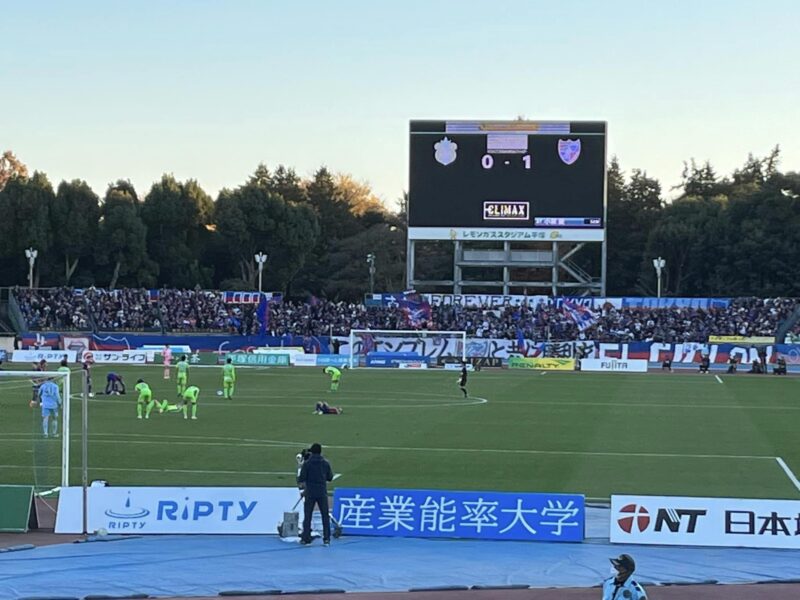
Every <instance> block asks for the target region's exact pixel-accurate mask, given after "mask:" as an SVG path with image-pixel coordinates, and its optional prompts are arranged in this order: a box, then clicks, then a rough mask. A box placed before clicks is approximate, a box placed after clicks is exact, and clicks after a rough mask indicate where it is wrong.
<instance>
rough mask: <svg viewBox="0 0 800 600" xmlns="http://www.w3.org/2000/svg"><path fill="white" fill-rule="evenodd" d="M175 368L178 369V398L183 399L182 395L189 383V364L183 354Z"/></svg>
mask: <svg viewBox="0 0 800 600" xmlns="http://www.w3.org/2000/svg"><path fill="white" fill-rule="evenodd" d="M176 368H177V369H178V398H183V393H184V392H185V391H186V386H187V385H188V383H189V363H188V361H187V360H186V355H185V354H184V355H183V356H181V359H180V360H179V361H178V364H177V365H176Z"/></svg>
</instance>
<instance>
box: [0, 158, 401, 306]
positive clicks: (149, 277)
mask: <svg viewBox="0 0 800 600" xmlns="http://www.w3.org/2000/svg"><path fill="white" fill-rule="evenodd" d="M23 168H24V167H23ZM6 170H7V171H8V169H6ZM0 173H1V172H0ZM3 183H4V184H5V185H4V187H2V189H0V215H3V217H2V219H0V282H2V283H0V285H15V284H19V285H25V284H26V283H27V272H28V263H27V259H26V258H25V249H26V248H28V247H33V248H35V249H37V250H38V257H37V260H36V270H35V280H34V285H36V286H42V287H48V286H59V285H70V286H74V287H89V286H92V285H94V286H97V287H107V288H115V287H131V286H136V287H139V286H141V287H148V288H155V287H161V286H165V287H178V288H194V287H197V286H199V287H201V288H222V289H232V290H253V289H255V288H256V287H257V281H258V271H257V266H256V263H255V260H254V255H255V254H257V253H259V252H263V253H265V254H267V256H268V259H267V262H266V264H265V266H264V270H263V289H264V290H265V291H281V292H283V293H286V294H289V295H294V296H298V297H300V296H304V295H306V296H307V295H311V294H313V295H317V296H325V297H331V298H359V297H363V293H364V292H365V285H366V284H365V282H366V281H367V277H368V275H367V268H366V265H365V258H366V255H367V254H368V253H370V252H371V253H373V254H375V255H376V257H377V258H376V262H377V264H378V266H379V269H378V272H377V278H376V288H380V289H401V288H402V287H403V276H404V266H403V261H404V255H405V224H404V222H403V219H402V218H401V217H400V216H398V215H397V214H396V213H394V212H392V211H389V210H387V209H386V208H385V207H384V205H383V204H382V203H381V202H380V200H379V199H378V198H377V197H376V196H375V194H374V193H373V192H372V190H371V189H370V187H369V186H368V185H366V184H363V183H360V182H358V181H356V180H355V179H353V178H352V177H350V176H348V175H334V174H332V173H330V172H329V171H328V170H327V169H326V168H320V169H319V170H317V172H316V173H315V174H314V175H313V177H312V178H310V179H309V180H303V179H302V178H300V177H299V176H298V175H297V173H296V172H295V171H294V170H292V169H290V168H286V167H283V166H279V167H278V168H277V169H275V171H274V172H272V171H270V170H269V169H268V168H267V167H265V166H264V165H259V167H258V168H257V169H256V170H255V172H254V173H253V174H252V176H251V177H250V178H249V179H248V180H247V181H246V182H244V183H243V184H242V185H240V186H239V187H237V188H235V189H223V190H221V191H220V193H219V195H218V196H217V198H216V201H214V200H212V198H211V197H210V196H209V195H208V194H207V193H206V192H205V191H204V190H203V189H202V188H201V187H200V186H199V185H198V183H197V182H196V181H194V180H188V181H183V182H181V181H177V180H176V179H175V178H174V177H173V176H172V175H163V176H162V177H161V179H160V180H159V181H157V182H156V183H154V184H153V185H152V186H151V188H150V190H149V191H148V192H147V193H146V194H145V195H144V196H143V197H140V195H139V193H138V192H137V191H136V189H134V186H133V185H132V184H131V183H130V182H129V181H124V180H120V181H116V182H114V183H112V184H110V185H109V186H108V189H107V190H106V192H105V195H104V197H103V198H102V199H101V198H100V197H99V196H98V195H97V194H96V193H95V192H94V191H93V190H92V189H91V188H90V187H89V185H88V184H87V183H86V182H85V181H81V180H73V181H62V182H61V183H60V184H59V185H58V188H57V189H56V190H54V189H53V186H52V184H51V183H50V181H49V180H48V178H47V176H46V175H45V174H44V173H41V172H38V171H35V172H34V173H33V174H32V175H30V176H28V175H27V173H21V172H17V173H13V174H11V175H10V176H6V177H5V178H2V177H0V185H2V184H3Z"/></svg>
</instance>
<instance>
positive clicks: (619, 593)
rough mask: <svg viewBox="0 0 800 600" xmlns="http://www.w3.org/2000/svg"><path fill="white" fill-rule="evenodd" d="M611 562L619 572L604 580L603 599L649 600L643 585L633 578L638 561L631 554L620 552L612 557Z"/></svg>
mask: <svg viewBox="0 0 800 600" xmlns="http://www.w3.org/2000/svg"><path fill="white" fill-rule="evenodd" d="M611 564H612V565H613V566H614V569H616V571H617V574H616V575H615V576H614V577H609V578H608V579H606V580H605V581H604V582H603V600H647V594H646V593H645V591H644V589H643V588H642V586H641V585H639V584H638V583H636V582H635V581H634V580H633V579H632V578H631V575H633V572H634V571H635V570H636V563H635V562H634V561H633V558H632V557H631V556H630V554H620V555H619V557H618V558H612V559H611Z"/></svg>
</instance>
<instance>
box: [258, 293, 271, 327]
mask: <svg viewBox="0 0 800 600" xmlns="http://www.w3.org/2000/svg"><path fill="white" fill-rule="evenodd" d="M260 296H261V298H260V299H259V301H258V308H256V316H257V317H258V333H259V334H260V335H267V330H268V329H269V300H268V299H267V296H266V294H260Z"/></svg>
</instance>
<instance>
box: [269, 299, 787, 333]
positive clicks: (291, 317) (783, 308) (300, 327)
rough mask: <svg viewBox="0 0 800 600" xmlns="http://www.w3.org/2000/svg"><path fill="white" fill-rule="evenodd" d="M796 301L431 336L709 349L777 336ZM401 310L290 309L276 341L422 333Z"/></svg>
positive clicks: (451, 314)
mask: <svg viewBox="0 0 800 600" xmlns="http://www.w3.org/2000/svg"><path fill="white" fill-rule="evenodd" d="M796 305H797V300H795V299H791V298H777V299H760V298H739V299H735V300H733V301H732V302H731V304H730V305H729V306H728V307H726V308H707V309H703V308H629V307H626V308H615V307H614V306H613V305H612V304H611V303H606V305H605V306H602V307H598V308H595V309H588V310H589V312H590V314H591V318H589V319H588V323H585V324H584V326H583V328H581V327H579V326H578V324H577V323H576V321H575V319H574V318H573V316H572V315H571V314H570V313H569V311H566V310H564V309H563V307H562V306H559V305H555V304H539V305H538V306H535V307H528V306H504V307H488V306H484V307H462V306H452V305H447V306H438V307H432V309H431V316H430V319H429V320H427V321H426V322H425V323H424V324H423V328H426V329H429V330H435V331H466V332H467V335H469V336H473V337H480V338H501V339H518V338H519V337H523V338H525V339H532V340H552V341H566V340H594V341H601V342H632V341H659V342H667V343H678V342H702V341H707V340H708V338H709V336H746V337H752V336H774V335H775V332H776V329H777V328H778V325H779V324H780V323H781V322H782V321H784V320H786V319H787V318H788V317H789V316H791V314H792V313H793V312H794V309H795V307H796ZM419 328H420V326H419V323H414V324H412V323H411V322H410V321H409V319H408V317H407V315H406V313H405V312H404V311H403V309H402V308H400V307H391V306H378V307H365V306H364V305H361V304H352V303H347V302H323V301H315V302H312V303H294V302H284V303H281V304H273V305H272V306H271V307H270V319H269V331H270V333H271V334H273V335H277V336H281V335H285V334H291V335H336V336H341V335H348V334H349V332H350V329H391V330H410V329H419Z"/></svg>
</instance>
